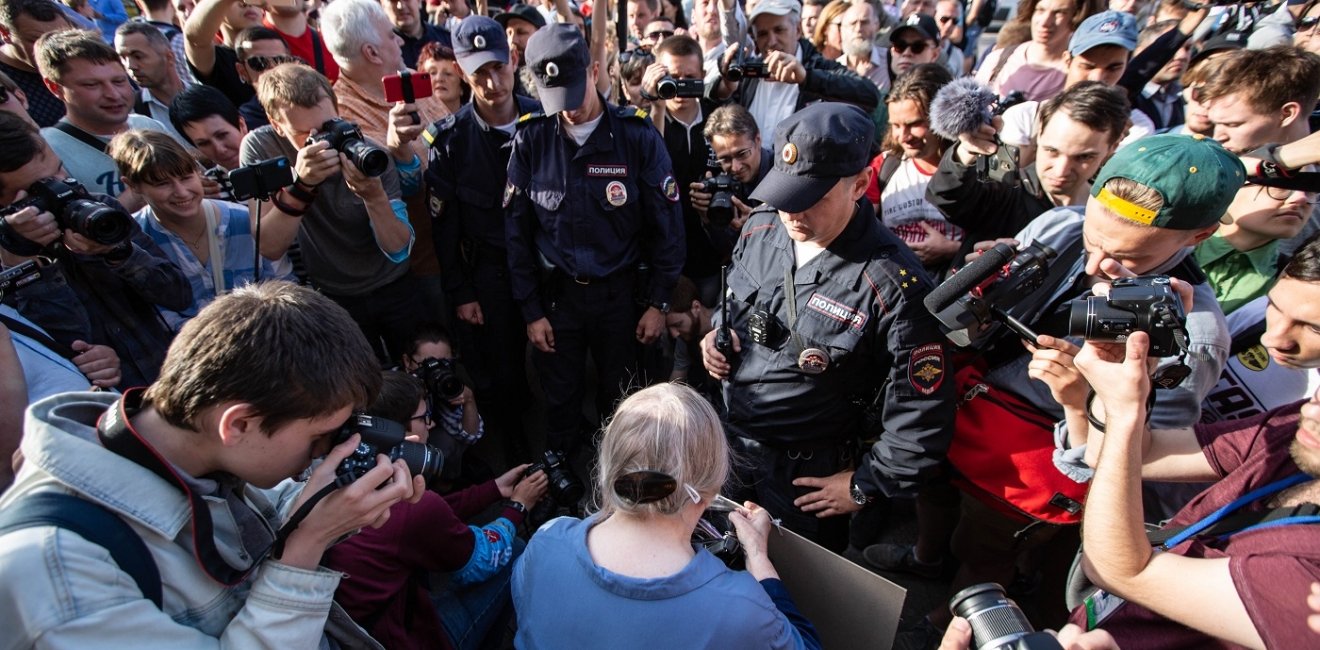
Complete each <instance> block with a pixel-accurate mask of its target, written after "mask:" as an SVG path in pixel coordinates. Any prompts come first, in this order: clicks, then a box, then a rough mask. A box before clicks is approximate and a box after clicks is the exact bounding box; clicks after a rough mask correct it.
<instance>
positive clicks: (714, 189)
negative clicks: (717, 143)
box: [701, 149, 743, 228]
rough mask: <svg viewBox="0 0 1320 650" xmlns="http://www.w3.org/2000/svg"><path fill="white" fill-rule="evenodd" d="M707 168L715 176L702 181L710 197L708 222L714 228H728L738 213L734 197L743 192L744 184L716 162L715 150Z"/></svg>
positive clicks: (707, 211) (704, 189)
mask: <svg viewBox="0 0 1320 650" xmlns="http://www.w3.org/2000/svg"><path fill="white" fill-rule="evenodd" d="M706 168H707V169H709V170H710V171H711V173H712V174H714V175H713V176H711V177H710V178H706V179H702V181H701V191H702V192H705V193H706V194H709V195H710V205H709V206H707V207H706V220H707V221H709V222H710V225H711V227H713V228H726V227H728V225H729V222H731V221H733V217H734V214H735V213H736V210H735V209H734V207H733V197H735V196H737V195H739V194H741V193H742V192H743V184H742V183H741V182H739V181H738V179H736V178H734V177H733V175H732V174H730V173H728V172H726V171H724V167H722V166H720V163H719V161H718V160H715V151H714V150H713V149H712V150H711V153H710V158H709V159H708V160H707V161H706Z"/></svg>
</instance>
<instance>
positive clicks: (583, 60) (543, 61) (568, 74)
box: [527, 23, 591, 115]
mask: <svg viewBox="0 0 1320 650" xmlns="http://www.w3.org/2000/svg"><path fill="white" fill-rule="evenodd" d="M590 65H591V55H590V53H588V52H587V42H586V40H584V39H583V38H582V32H579V31H578V28H577V26H575V25H572V24H569V23H555V24H553V25H546V26H545V27H542V28H541V29H538V30H536V33H535V34H532V37H531V38H530V39H528V41H527V67H528V68H530V69H531V71H532V78H533V79H534V80H535V81H536V91H537V94H538V95H539V96H540V98H541V107H542V108H543V109H544V110H545V113H546V115H553V114H554V113H558V112H560V111H571V110H574V109H576V108H578V107H579V106H581V105H582V98H583V97H585V96H586V92H587V67H588V66H590Z"/></svg>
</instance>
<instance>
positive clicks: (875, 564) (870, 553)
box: [862, 544, 944, 580]
mask: <svg viewBox="0 0 1320 650" xmlns="http://www.w3.org/2000/svg"><path fill="white" fill-rule="evenodd" d="M915 548H916V547H914V546H912V545H910V544H872V545H870V546H868V547H866V549H864V550H863V551H862V559H863V560H865V561H866V563H867V564H868V565H870V567H871V568H873V569H877V570H880V571H888V572H890V573H908V574H911V575H915V576H919V577H922V578H927V579H930V580H935V579H937V578H939V577H940V574H941V573H942V572H943V571H944V561H943V560H940V561H939V562H932V563H930V564H927V563H925V562H918V561H917V556H916V553H915Z"/></svg>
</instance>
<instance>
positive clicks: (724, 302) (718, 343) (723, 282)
mask: <svg viewBox="0 0 1320 650" xmlns="http://www.w3.org/2000/svg"><path fill="white" fill-rule="evenodd" d="M728 293H729V267H728V265H725V266H722V267H720V328H719V329H718V330H716V331H715V349H716V350H719V352H720V354H722V355H724V360H725V361H728V362H729V367H730V368H734V367H737V365H738V356H737V353H736V352H734V351H733V328H732V327H730V326H729V296H728Z"/></svg>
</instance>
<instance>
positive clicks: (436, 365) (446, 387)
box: [413, 357, 463, 404]
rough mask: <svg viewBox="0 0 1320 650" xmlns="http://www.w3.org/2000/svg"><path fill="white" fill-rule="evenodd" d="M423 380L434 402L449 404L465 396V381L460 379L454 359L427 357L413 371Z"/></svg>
mask: <svg viewBox="0 0 1320 650" xmlns="http://www.w3.org/2000/svg"><path fill="white" fill-rule="evenodd" d="M413 376H414V377H417V378H418V379H420V380H422V385H424V386H426V393H427V394H428V395H430V396H431V399H432V400H433V401H437V402H444V403H446V404H447V403H448V402H449V401H450V400H452V399H455V398H457V397H458V396H459V395H462V394H463V380H462V379H460V378H459V377H458V372H457V369H456V368H455V366H454V360H453V359H436V358H434V357H427V358H426V359H424V360H423V361H422V362H421V364H419V365H418V366H417V370H414V371H413Z"/></svg>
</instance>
